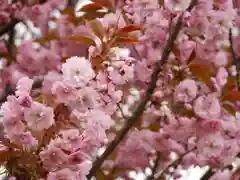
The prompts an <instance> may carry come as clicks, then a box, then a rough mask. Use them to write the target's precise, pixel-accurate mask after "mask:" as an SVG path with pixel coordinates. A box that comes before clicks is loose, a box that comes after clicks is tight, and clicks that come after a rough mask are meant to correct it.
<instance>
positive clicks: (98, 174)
mask: <svg viewBox="0 0 240 180" xmlns="http://www.w3.org/2000/svg"><path fill="white" fill-rule="evenodd" d="M96 179H97V180H105V179H106V177H105V175H104V174H103V172H102V171H101V170H98V171H97V172H96Z"/></svg>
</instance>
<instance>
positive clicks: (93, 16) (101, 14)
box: [82, 11, 108, 21]
mask: <svg viewBox="0 0 240 180" xmlns="http://www.w3.org/2000/svg"><path fill="white" fill-rule="evenodd" d="M106 14H108V13H107V12H97V11H96V12H91V13H86V14H84V15H83V16H82V18H84V19H85V20H89V21H90V20H93V19H96V18H103V17H104V16H105V15H106Z"/></svg>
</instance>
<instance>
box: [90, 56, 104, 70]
mask: <svg viewBox="0 0 240 180" xmlns="http://www.w3.org/2000/svg"><path fill="white" fill-rule="evenodd" d="M103 61H104V60H103V59H102V58H101V57H99V56H96V57H92V58H91V63H92V68H93V69H94V71H95V72H98V71H99V70H101V68H102V62H103Z"/></svg>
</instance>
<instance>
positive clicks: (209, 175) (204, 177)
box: [200, 169, 214, 180]
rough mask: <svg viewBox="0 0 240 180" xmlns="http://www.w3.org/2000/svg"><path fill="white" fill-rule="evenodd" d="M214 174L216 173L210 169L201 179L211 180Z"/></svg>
mask: <svg viewBox="0 0 240 180" xmlns="http://www.w3.org/2000/svg"><path fill="white" fill-rule="evenodd" d="M213 174H214V172H213V171H212V169H208V170H207V171H206V172H205V174H204V175H203V176H202V177H201V178H200V180H208V179H210V177H212V175H213Z"/></svg>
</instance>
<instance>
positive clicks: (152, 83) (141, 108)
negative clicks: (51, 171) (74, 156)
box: [87, 0, 197, 179]
mask: <svg viewBox="0 0 240 180" xmlns="http://www.w3.org/2000/svg"><path fill="white" fill-rule="evenodd" d="M196 2H197V0H192V2H191V5H190V6H189V8H188V11H190V10H191V9H192V8H193V7H194V4H196ZM182 16H183V15H181V16H180V17H179V19H178V21H177V24H176V27H175V29H174V31H173V33H172V34H170V36H169V39H168V42H167V45H166V47H165V49H164V51H163V54H162V57H161V60H159V61H157V63H156V65H155V69H154V71H153V73H152V76H151V81H150V83H149V85H148V89H147V91H146V93H145V96H144V97H143V99H142V101H141V102H140V104H139V105H138V107H137V108H136V110H135V111H134V112H133V115H132V116H131V117H130V118H129V120H128V121H126V123H125V125H124V127H123V128H122V129H121V131H120V132H119V133H118V134H117V135H116V137H115V139H114V140H113V141H112V142H111V143H110V144H109V145H108V147H107V149H106V150H105V152H104V153H103V154H102V155H101V156H100V157H99V158H98V159H97V160H96V161H95V162H94V163H93V167H92V169H91V170H90V172H89V174H88V176H87V177H88V179H91V177H92V176H94V175H95V174H96V171H97V170H98V168H100V167H101V165H102V163H103V162H104V161H105V159H106V158H107V157H108V156H109V155H110V154H111V153H112V152H113V151H114V150H115V149H116V147H117V145H118V144H119V143H120V142H121V141H122V140H123V139H124V137H125V136H126V135H127V133H128V131H129V130H130V129H131V127H132V126H133V125H134V124H135V122H136V121H137V120H138V119H139V117H140V116H141V115H142V113H143V112H144V110H145V107H146V105H147V103H148V101H149V100H150V98H151V96H152V94H153V92H154V90H155V88H156V82H157V80H158V75H159V73H160V72H161V70H162V68H163V66H164V65H165V63H166V62H167V59H168V57H169V54H170V52H171V51H172V48H173V44H174V41H175V39H176V38H177V36H178V34H179V32H180V29H181V27H182Z"/></svg>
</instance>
